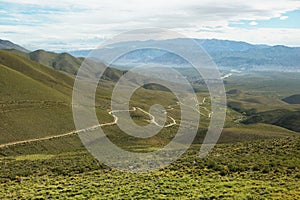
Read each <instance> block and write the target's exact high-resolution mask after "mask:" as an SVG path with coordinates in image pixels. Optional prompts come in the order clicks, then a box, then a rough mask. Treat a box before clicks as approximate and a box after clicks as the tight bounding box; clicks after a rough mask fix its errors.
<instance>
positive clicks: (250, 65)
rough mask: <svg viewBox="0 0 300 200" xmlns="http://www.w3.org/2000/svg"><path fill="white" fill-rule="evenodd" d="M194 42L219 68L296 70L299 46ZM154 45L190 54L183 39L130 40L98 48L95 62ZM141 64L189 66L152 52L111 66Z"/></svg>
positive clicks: (82, 54) (82, 53)
mask: <svg viewBox="0 0 300 200" xmlns="http://www.w3.org/2000/svg"><path fill="white" fill-rule="evenodd" d="M194 41H195V42H197V43H198V44H199V45H200V46H202V47H203V49H204V50H206V51H207V52H208V53H209V55H210V56H211V57H212V59H213V60H214V62H215V63H216V64H217V65H218V66H219V67H221V68H230V69H237V70H255V71H268V70H272V71H300V48H299V47H287V46H282V45H277V46H268V45H253V44H249V43H246V42H237V41H229V40H216V39H210V40H201V39H194ZM157 43H160V44H161V43H164V44H165V46H168V47H170V49H172V45H174V44H177V45H178V44H179V45H180V46H182V48H186V49H188V51H190V52H193V51H194V50H193V49H190V48H189V46H188V42H187V39H170V40H160V41H157V40H149V41H134V42H123V43H116V44H112V45H110V46H109V48H105V49H98V50H97V54H98V55H99V57H97V59H98V60H101V61H103V62H105V58H104V57H105V55H108V54H110V52H111V51H115V50H118V49H120V48H125V47H128V46H131V47H136V48H137V49H138V48H139V47H142V46H155V44H157ZM90 52H91V50H79V51H71V52H69V53H70V54H72V55H74V56H77V57H87V56H88V54H89V53H90ZM102 55H103V56H102ZM195 56H197V55H195ZM145 63H159V64H162V65H171V66H175V67H186V66H188V65H189V64H188V63H187V62H186V61H185V60H183V59H182V58H180V57H179V56H177V55H175V54H172V53H169V52H165V51H161V50H155V49H139V50H136V51H134V52H131V53H129V54H127V55H124V56H122V57H121V58H120V59H119V60H118V61H117V62H116V63H114V64H115V65H119V66H135V65H137V64H145Z"/></svg>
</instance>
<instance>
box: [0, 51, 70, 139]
mask: <svg viewBox="0 0 300 200" xmlns="http://www.w3.org/2000/svg"><path fill="white" fill-rule="evenodd" d="M0 61H1V65H0V71H1V73H0V77H1V78H0V88H1V89H0V91H1V96H0V105H1V109H0V116H1V122H0V129H1V132H0V143H7V142H12V141H18V140H23V139H29V138H36V137H43V136H48V135H56V134H58V133H64V132H67V131H71V130H73V129H74V125H73V120H72V113H71V104H70V103H71V98H70V95H71V91H72V90H71V89H72V83H73V80H72V78H70V77H69V76H67V75H64V74H61V73H59V72H56V71H54V70H51V69H49V68H48V67H45V66H42V65H40V64H38V63H34V62H32V61H30V60H27V59H25V58H23V57H19V56H16V55H14V54H10V53H7V52H3V51H1V52H0Z"/></svg>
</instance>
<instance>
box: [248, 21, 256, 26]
mask: <svg viewBox="0 0 300 200" xmlns="http://www.w3.org/2000/svg"><path fill="white" fill-rule="evenodd" d="M249 24H250V25H251V26H256V25H257V24H258V23H257V22H256V21H252V22H250V23H249Z"/></svg>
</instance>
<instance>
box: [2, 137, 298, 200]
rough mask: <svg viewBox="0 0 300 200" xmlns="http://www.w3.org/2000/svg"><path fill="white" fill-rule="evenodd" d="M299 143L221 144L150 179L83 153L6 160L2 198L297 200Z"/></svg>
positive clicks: (149, 175) (194, 150)
mask: <svg viewBox="0 0 300 200" xmlns="http://www.w3.org/2000/svg"><path fill="white" fill-rule="evenodd" d="M57 142H59V141H57ZM299 142H300V140H299V137H296V136H295V137H285V138H279V139H268V140H260V141H255V142H253V141H251V142H241V143H234V144H220V145H217V146H216V148H215V149H214V150H213V151H212V152H211V153H210V155H209V156H208V157H207V158H205V159H199V158H198V154H197V153H198V151H199V145H193V146H192V147H191V148H190V149H189V150H188V152H187V153H186V154H185V155H184V156H183V157H181V158H180V159H179V160H178V161H176V162H175V163H173V164H172V165H170V166H168V167H166V168H164V169H162V170H160V171H156V172H152V173H147V174H131V173H127V172H120V171H116V170H111V169H109V168H108V167H106V166H103V165H102V164H101V163H99V162H98V161H96V160H95V159H94V158H93V157H91V156H90V154H89V153H88V152H86V151H84V150H77V151H72V152H68V153H58V154H55V152H54V149H52V152H51V153H50V152H49V154H46V155H44V156H41V154H38V155H37V154H31V155H30V156H29V155H26V156H20V155H19V154H18V155H11V156H10V155H7V156H5V157H2V158H0V165H1V169H3V170H2V173H1V179H0V180H1V187H0V188H1V189H0V191H1V192H0V198H7V199H9V198H25V199H28V198H33V199H48V198H59V199H66V198H73V199H74V198H75V199H82V198H95V199H98V198H136V199H140V198H175V197H178V198H179V197H185V198H197V199H201V198H203V199H214V198H225V199H228V198H230V199H231V198H233V199H271V198H272V199H297V198H298V197H299V195H300V193H299V190H298V185H299V182H300V180H299V178H300V171H299V169H300V157H299V145H300V143H299ZM46 143H50V141H47V142H46ZM46 143H44V144H40V145H41V146H47V145H50V144H46ZM28 146H31V145H28ZM12 169H13V170H12ZM16 177H17V178H16ZM18 177H21V180H20V178H18Z"/></svg>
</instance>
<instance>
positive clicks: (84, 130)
mask: <svg viewBox="0 0 300 200" xmlns="http://www.w3.org/2000/svg"><path fill="white" fill-rule="evenodd" d="M137 109H138V110H140V111H141V112H143V113H145V114H147V115H149V117H150V119H151V120H150V123H153V124H155V125H157V126H159V127H165V128H167V127H171V126H174V125H176V124H177V123H176V121H175V119H174V118H172V117H169V116H168V117H169V118H170V119H171V120H172V122H171V123H170V124H168V125H166V126H161V125H159V124H158V123H157V122H156V121H155V117H154V116H153V115H152V114H150V113H149V112H147V111H145V110H143V109H142V108H139V107H133V108H132V109H131V110H114V111H109V112H108V113H109V114H110V115H112V116H113V117H114V121H112V122H108V123H104V124H99V125H95V126H91V127H88V128H85V129H81V130H74V131H71V132H68V133H64V134H60V135H54V136H47V137H43V138H34V139H28V140H22V141H16V142H9V143H6V144H1V145H0V148H5V147H9V146H14V145H18V144H27V143H32V142H37V141H44V140H51V139H55V138H60V137H66V136H70V135H75V134H78V133H84V132H87V131H92V130H96V129H97V128H99V127H103V126H112V125H115V124H117V123H118V120H119V118H118V117H117V116H116V115H114V114H113V113H116V112H125V111H129V112H134V111H136V110H137Z"/></svg>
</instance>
